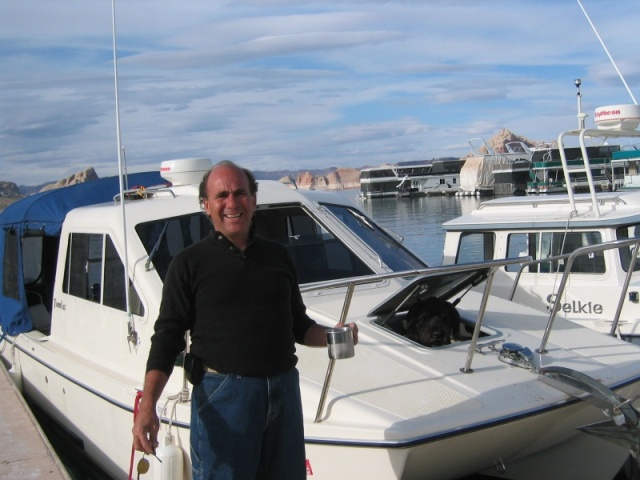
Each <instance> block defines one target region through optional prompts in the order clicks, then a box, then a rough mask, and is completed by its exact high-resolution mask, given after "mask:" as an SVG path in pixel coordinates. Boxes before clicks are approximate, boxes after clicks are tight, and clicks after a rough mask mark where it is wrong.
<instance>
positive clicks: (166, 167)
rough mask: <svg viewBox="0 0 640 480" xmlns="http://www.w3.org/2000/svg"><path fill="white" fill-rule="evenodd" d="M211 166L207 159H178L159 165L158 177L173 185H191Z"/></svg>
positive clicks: (200, 179) (200, 178)
mask: <svg viewBox="0 0 640 480" xmlns="http://www.w3.org/2000/svg"><path fill="white" fill-rule="evenodd" d="M212 165H213V164H212V163H211V159H209V158H178V159H176V160H165V161H164V162H162V163H161V164H160V176H161V177H162V178H164V179H165V180H167V181H168V182H171V183H172V184H173V185H193V184H196V183H200V182H201V181H202V176H203V175H204V174H205V172H207V170H209V169H210V168H211V166H212Z"/></svg>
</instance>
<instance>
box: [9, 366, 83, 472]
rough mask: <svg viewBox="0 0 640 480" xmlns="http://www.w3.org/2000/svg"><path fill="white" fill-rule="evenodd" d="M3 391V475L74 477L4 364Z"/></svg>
mask: <svg viewBox="0 0 640 480" xmlns="http://www.w3.org/2000/svg"><path fill="white" fill-rule="evenodd" d="M0 395H1V396H0V399H1V400H0V425H2V435H1V436H0V478H6V479H13V478H15V479H18V478H46V479H48V480H49V479H50V480H58V479H60V480H70V479H71V477H70V476H69V474H68V473H67V471H66V469H65V468H64V466H63V465H62V463H61V462H60V459H59V458H58V456H57V455H56V453H55V451H54V450H53V447H52V446H51V444H50V443H49V441H48V440H47V437H46V436H45V435H44V433H43V432H42V430H41V429H40V426H39V425H38V422H37V421H36V419H35V417H34V416H33V414H32V413H31V410H30V409H29V406H28V405H27V404H26V402H25V400H24V398H23V397H22V395H21V394H20V392H19V391H18V389H17V388H16V386H15V385H14V384H13V381H12V380H11V377H9V373H8V372H7V369H6V368H5V367H4V365H0Z"/></svg>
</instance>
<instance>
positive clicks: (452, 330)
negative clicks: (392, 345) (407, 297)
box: [404, 297, 460, 347]
mask: <svg viewBox="0 0 640 480" xmlns="http://www.w3.org/2000/svg"><path fill="white" fill-rule="evenodd" d="M404 327H405V336H406V337H407V338H408V339H410V340H413V341H414V342H417V343H420V344H421V345H424V346H426V347H440V346H442V345H449V344H450V343H451V340H459V339H460V315H459V314H458V311H457V310H456V307H454V306H453V305H452V304H451V303H450V302H447V301H446V300H440V299H438V298H436V297H429V298H427V299H426V300H421V301H419V302H418V303H416V304H414V305H413V306H412V307H411V308H410V309H409V311H408V312H407V316H406V318H405V321H404Z"/></svg>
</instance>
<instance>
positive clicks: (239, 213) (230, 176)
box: [199, 160, 258, 250]
mask: <svg viewBox="0 0 640 480" xmlns="http://www.w3.org/2000/svg"><path fill="white" fill-rule="evenodd" d="M257 191H258V184H257V183H256V180H255V177H254V176H253V174H252V173H251V172H250V171H249V170H247V169H244V168H241V167H239V166H238V165H236V164H235V163H233V162H231V161H229V160H224V161H222V162H220V163H217V164H216V165H214V166H213V167H211V169H210V170H209V171H208V172H207V173H205V175H204V177H203V178H202V183H200V191H199V197H200V203H201V204H202V207H203V208H204V211H205V212H206V214H207V216H208V217H209V218H210V219H211V222H212V223H213V227H214V228H215V229H216V230H217V231H218V232H220V233H222V234H223V235H224V236H225V237H227V238H228V239H229V240H231V241H232V242H233V243H234V244H235V245H236V246H237V247H238V248H240V249H241V250H244V248H245V247H246V244H247V241H248V239H249V228H250V227H251V219H252V217H253V212H255V210H256V203H257V197H256V193H257Z"/></svg>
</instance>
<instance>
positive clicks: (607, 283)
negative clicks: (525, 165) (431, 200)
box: [442, 109, 640, 344]
mask: <svg viewBox="0 0 640 480" xmlns="http://www.w3.org/2000/svg"><path fill="white" fill-rule="evenodd" d="M633 111H636V112H637V113H640V110H638V109H635V110H633ZM610 121H615V120H611V119H610ZM636 124H637V123H636ZM625 126H626V125H625ZM569 136H574V137H578V138H579V141H580V150H581V152H582V153H581V155H580V156H581V158H582V159H583V160H581V164H580V165H577V164H576V163H575V162H571V161H568V160H567V156H566V152H565V148H564V141H565V138H566V137H569ZM623 137H630V138H635V137H640V132H638V131H637V130H635V129H634V128H629V127H628V126H626V128H606V129H603V128H581V129H577V130H571V131H568V132H564V133H561V134H560V136H559V138H558V145H559V148H558V152H559V154H560V155H559V156H560V157H561V160H560V161H559V162H558V163H560V164H561V167H562V170H563V171H562V177H563V179H571V185H572V186H573V188H572V189H570V190H569V191H567V192H566V193H565V194H556V195H552V196H547V197H545V196H528V197H510V198H500V199H495V200H491V201H487V202H484V203H482V204H481V205H480V207H479V208H478V209H476V210H475V211H472V212H470V213H468V214H465V215H462V216H460V217H458V218H455V219H453V220H450V221H448V222H446V223H445V224H444V225H443V228H444V230H445V242H444V243H445V244H444V253H443V259H442V264H443V265H450V264H460V263H466V262H478V261H483V260H491V259H498V258H513V257H523V256H529V257H531V258H532V261H531V262H528V263H525V264H523V265H521V266H520V265H518V266H506V267H504V268H501V269H499V270H498V271H497V272H496V275H495V277H494V280H493V286H494V289H493V293H494V294H496V295H498V296H501V297H503V298H507V299H513V300H514V301H516V302H518V303H521V304H523V305H527V306H530V307H532V308H538V309H540V310H542V311H546V312H548V313H556V312H552V311H553V310H554V307H555V309H556V310H557V315H558V316H560V317H563V318H565V319H568V320H572V321H575V322H579V323H581V324H583V325H585V326H588V327H590V328H594V329H596V330H598V331H601V332H604V333H609V334H611V335H618V336H621V337H622V338H624V339H626V340H629V341H632V342H635V343H638V344H640V263H638V262H636V260H635V258H636V256H637V254H636V253H635V251H634V248H635V246H636V241H634V239H639V240H640V190H637V189H633V188H626V189H620V190H619V191H616V192H604V191H602V189H601V188H600V185H599V183H598V179H597V178H596V177H595V176H594V175H593V168H592V167H593V166H592V165H591V164H590V155H589V153H590V152H592V151H593V150H591V149H593V148H596V147H588V146H587V143H586V142H589V143H603V142H604V141H605V140H606V139H611V138H613V139H620V138H623ZM629 161H631V160H629ZM582 162H583V163H582ZM576 176H578V177H579V178H581V179H582V180H583V181H584V182H586V185H587V187H588V189H587V191H588V193H585V194H574V192H573V190H574V189H575V188H579V187H580V184H578V183H576V182H574V181H573V178H575V177H576ZM629 181H630V180H629ZM567 183H569V182H565V185H566V184H567ZM573 252H576V253H575V254H574V256H573V257H571V258H569V257H570V254H572V253H573ZM569 261H570V262H571V266H569ZM569 268H570V270H571V275H569V276H568V277H566V278H567V280H566V284H564V285H563V284H562V282H561V278H562V275H561V272H563V271H564V270H565V269H569Z"/></svg>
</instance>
